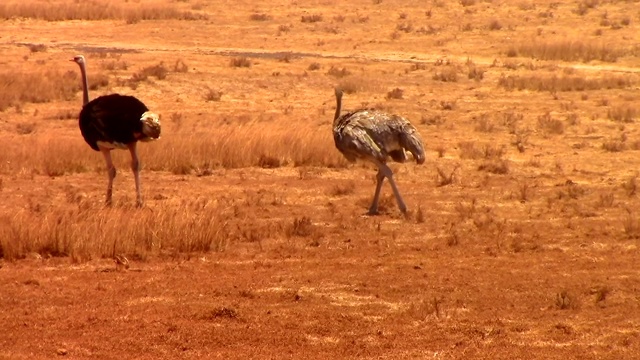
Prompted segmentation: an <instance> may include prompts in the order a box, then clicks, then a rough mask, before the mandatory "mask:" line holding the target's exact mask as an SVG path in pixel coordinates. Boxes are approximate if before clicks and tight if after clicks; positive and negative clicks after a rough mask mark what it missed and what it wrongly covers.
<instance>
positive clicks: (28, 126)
mask: <svg viewBox="0 0 640 360" xmlns="http://www.w3.org/2000/svg"><path fill="white" fill-rule="evenodd" d="M34 131H36V123H35V122H19V123H17V124H16V132H17V133H18V134H19V135H27V134H31V133H33V132H34Z"/></svg>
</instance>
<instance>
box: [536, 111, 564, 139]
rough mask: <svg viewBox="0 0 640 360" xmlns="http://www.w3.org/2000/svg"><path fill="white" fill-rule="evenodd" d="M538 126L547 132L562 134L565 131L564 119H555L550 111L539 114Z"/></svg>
mask: <svg viewBox="0 0 640 360" xmlns="http://www.w3.org/2000/svg"><path fill="white" fill-rule="evenodd" d="M538 127H539V128H540V129H541V130H542V131H544V132H545V133H547V134H554V135H561V134H563V133H564V123H563V122H562V120H558V119H554V118H553V117H552V116H551V113H549V112H547V113H545V114H543V115H540V116H538Z"/></svg>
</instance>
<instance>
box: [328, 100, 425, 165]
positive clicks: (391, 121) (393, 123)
mask: <svg viewBox="0 0 640 360" xmlns="http://www.w3.org/2000/svg"><path fill="white" fill-rule="evenodd" d="M333 131H334V140H335V143H336V147H337V148H338V150H340V152H342V153H343V154H344V155H345V157H347V159H348V160H349V161H355V159H356V158H366V159H369V160H373V159H375V160H378V161H380V162H383V163H384V162H386V159H387V157H391V158H392V159H393V160H394V161H397V162H404V161H406V160H407V156H406V153H405V150H407V151H409V152H411V154H412V155H413V157H414V158H415V159H416V162H418V163H419V164H421V163H423V162H424V159H425V156H424V146H423V145H422V139H421V137H420V134H419V133H418V131H417V130H416V128H415V127H414V126H413V125H411V123H410V122H409V121H408V120H407V119H405V118H403V117H401V116H398V115H390V114H387V113H384V112H380V111H377V110H358V111H355V112H352V113H348V114H345V115H343V116H341V117H340V118H339V119H338V121H337V123H336V126H335V127H334V129H333Z"/></svg>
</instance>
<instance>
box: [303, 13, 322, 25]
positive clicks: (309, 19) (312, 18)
mask: <svg viewBox="0 0 640 360" xmlns="http://www.w3.org/2000/svg"><path fill="white" fill-rule="evenodd" d="M300 21H302V22H303V23H316V22H320V21H322V15H319V14H313V15H303V16H302V17H301V18H300Z"/></svg>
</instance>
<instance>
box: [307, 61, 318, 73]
mask: <svg viewBox="0 0 640 360" xmlns="http://www.w3.org/2000/svg"><path fill="white" fill-rule="evenodd" d="M321 67H322V66H321V65H320V64H319V63H317V62H313V63H311V64H309V67H308V68H307V70H309V71H315V70H320V68H321Z"/></svg>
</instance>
